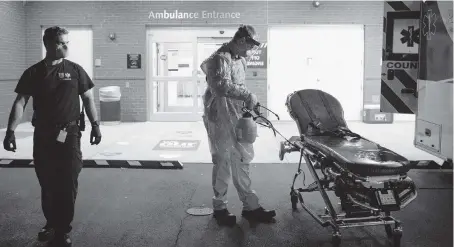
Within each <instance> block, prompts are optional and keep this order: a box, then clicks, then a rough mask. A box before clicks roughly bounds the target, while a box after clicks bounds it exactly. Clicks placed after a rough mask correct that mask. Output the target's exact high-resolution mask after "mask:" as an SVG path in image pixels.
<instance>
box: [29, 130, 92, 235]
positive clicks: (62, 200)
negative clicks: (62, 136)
mask: <svg viewBox="0 0 454 247" xmlns="http://www.w3.org/2000/svg"><path fill="white" fill-rule="evenodd" d="M58 133H59V129H56V128H53V129H49V128H40V127H37V128H35V133H34V145H33V158H34V164H35V172H36V175H37V177H38V181H39V184H40V186H41V205H42V210H43V213H44V217H45V218H46V221H47V224H46V226H47V227H52V228H54V229H55V232H56V233H57V234H58V233H69V232H70V231H71V230H72V226H71V222H72V221H73V218H74V206H75V202H76V197H77V191H78V177H79V174H80V172H81V169H82V166H83V162H82V152H81V147H80V139H81V132H80V131H79V127H78V126H77V125H72V126H69V127H68V129H67V138H66V141H65V143H60V142H58V141H57V136H58Z"/></svg>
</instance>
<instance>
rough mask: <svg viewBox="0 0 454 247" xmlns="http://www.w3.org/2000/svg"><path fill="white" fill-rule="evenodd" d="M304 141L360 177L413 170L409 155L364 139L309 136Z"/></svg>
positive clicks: (396, 173) (395, 173)
mask: <svg viewBox="0 0 454 247" xmlns="http://www.w3.org/2000/svg"><path fill="white" fill-rule="evenodd" d="M304 141H305V144H306V145H307V146H308V147H310V148H311V149H313V150H314V149H315V150H317V151H320V152H322V153H323V154H325V155H326V156H328V157H330V158H331V159H332V160H333V161H335V162H336V163H337V164H339V165H340V166H341V167H342V168H345V169H347V170H348V171H350V172H352V173H354V174H356V175H359V176H385V175H399V174H405V173H407V172H408V171H409V170H410V162H409V161H408V160H407V159H406V158H404V157H402V156H401V155H399V154H397V153H395V152H393V151H391V150H389V149H387V148H384V147H382V146H380V145H378V144H376V143H374V142H372V141H369V140H366V139H364V138H357V139H351V138H350V137H337V136H307V137H305V138H304Z"/></svg>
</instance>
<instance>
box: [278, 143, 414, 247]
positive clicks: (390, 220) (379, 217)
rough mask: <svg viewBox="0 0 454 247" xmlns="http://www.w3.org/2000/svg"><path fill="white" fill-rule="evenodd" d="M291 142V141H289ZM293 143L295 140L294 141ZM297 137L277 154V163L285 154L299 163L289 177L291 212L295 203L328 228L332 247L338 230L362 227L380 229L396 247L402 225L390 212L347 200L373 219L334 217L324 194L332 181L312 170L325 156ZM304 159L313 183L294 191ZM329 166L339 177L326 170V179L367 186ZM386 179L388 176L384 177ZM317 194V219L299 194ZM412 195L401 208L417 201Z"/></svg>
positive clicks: (365, 179)
mask: <svg viewBox="0 0 454 247" xmlns="http://www.w3.org/2000/svg"><path fill="white" fill-rule="evenodd" d="M292 139H293V141H292ZM295 139H297V140H296V141H295ZM298 139H300V138H298V137H292V138H291V139H290V140H288V141H286V142H282V143H281V150H280V154H279V155H280V159H281V160H282V159H283V156H284V155H285V153H289V152H296V151H297V152H300V159H299V163H298V170H297V172H296V173H295V175H294V177H293V183H292V186H291V188H290V189H291V190H290V197H291V203H292V209H293V210H296V209H297V204H298V202H299V203H300V205H301V206H302V207H303V209H305V211H306V212H307V213H309V214H310V215H311V216H312V217H313V218H314V219H315V220H316V221H317V222H318V223H319V224H320V225H321V226H322V227H329V226H330V227H332V229H333V235H332V244H333V246H340V243H341V232H340V231H341V230H340V229H342V228H352V227H366V226H378V225H384V226H385V231H386V234H387V236H388V238H390V240H391V241H392V244H393V246H395V247H399V246H400V240H401V237H402V233H403V229H402V223H401V222H400V221H399V220H398V219H396V218H394V217H393V216H391V212H390V211H386V212H384V211H382V210H381V209H378V208H373V207H371V206H369V205H365V204H363V203H361V202H358V201H356V200H355V199H353V198H352V197H351V196H350V197H349V199H350V200H351V202H353V203H354V204H355V205H356V206H358V207H361V208H364V209H369V210H371V211H372V212H373V215H371V216H366V217H347V216H346V213H337V212H336V210H335V209H334V206H333V204H332V202H331V200H330V198H329V197H328V194H327V191H333V188H334V187H329V184H330V183H331V182H333V181H331V180H328V179H321V178H320V177H319V175H318V174H317V172H316V169H321V166H320V162H321V161H323V160H325V159H327V158H328V157H327V155H325V154H324V153H322V152H320V151H317V150H315V149H314V148H311V147H310V146H309V145H307V144H306V143H305V142H304V141H301V140H298ZM303 158H304V160H305V162H306V164H307V167H308V169H309V171H310V173H311V175H312V177H313V179H314V182H313V183H312V184H310V185H308V186H305V188H295V182H296V179H297V177H298V176H299V175H300V174H301V172H302V169H301V165H302V159H303ZM332 165H333V166H335V167H336V168H337V169H339V170H340V171H342V172H341V173H340V174H339V173H336V172H334V171H332V169H331V168H327V169H326V172H327V173H329V175H330V176H350V177H352V178H354V179H355V180H356V181H360V182H369V183H370V182H371V181H370V179H369V178H368V177H361V176H358V175H356V174H353V173H351V172H349V171H348V170H345V169H343V168H342V167H341V166H339V165H338V164H337V163H336V162H334V161H333V162H332ZM387 177H390V176H387ZM393 177H394V178H395V179H396V180H400V179H402V178H405V177H406V175H395V176H393ZM314 191H320V194H321V196H322V198H323V201H324V203H325V205H326V207H325V214H324V215H318V214H316V213H315V212H314V211H313V210H312V209H311V208H310V207H309V206H308V205H306V204H305V203H304V199H303V195H302V193H307V192H314ZM410 194H413V195H411V196H410V198H408V200H406V202H405V203H403V204H402V205H400V207H401V208H403V207H405V206H407V205H408V204H409V203H410V202H411V201H413V200H414V199H415V198H416V197H417V191H416V190H411V191H409V192H408V193H407V196H408V195H410ZM393 224H394V229H392V228H391V225H393Z"/></svg>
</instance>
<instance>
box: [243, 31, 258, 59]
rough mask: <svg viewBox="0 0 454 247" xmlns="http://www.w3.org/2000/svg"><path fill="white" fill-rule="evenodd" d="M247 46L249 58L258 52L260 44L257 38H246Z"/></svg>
mask: <svg viewBox="0 0 454 247" xmlns="http://www.w3.org/2000/svg"><path fill="white" fill-rule="evenodd" d="M246 46H247V47H246V54H247V57H248V58H249V57H251V56H253V55H254V54H255V53H256V52H257V50H258V48H259V47H260V42H258V41H257V37H254V38H252V37H251V36H246Z"/></svg>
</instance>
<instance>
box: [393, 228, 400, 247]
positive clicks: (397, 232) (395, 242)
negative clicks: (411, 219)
mask: <svg viewBox="0 0 454 247" xmlns="http://www.w3.org/2000/svg"><path fill="white" fill-rule="evenodd" d="M401 238H402V227H396V228H394V230H393V246H394V247H400V239H401Z"/></svg>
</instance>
